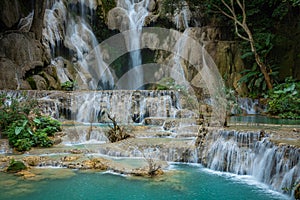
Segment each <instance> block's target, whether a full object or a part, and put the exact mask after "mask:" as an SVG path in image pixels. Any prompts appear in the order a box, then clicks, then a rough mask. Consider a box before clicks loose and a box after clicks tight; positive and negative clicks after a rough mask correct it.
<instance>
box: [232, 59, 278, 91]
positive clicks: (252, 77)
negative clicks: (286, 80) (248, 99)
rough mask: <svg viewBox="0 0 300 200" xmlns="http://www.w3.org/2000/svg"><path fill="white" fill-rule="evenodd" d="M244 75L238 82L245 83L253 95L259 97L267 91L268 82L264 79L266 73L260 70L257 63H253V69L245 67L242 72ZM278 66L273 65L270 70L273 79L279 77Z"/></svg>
mask: <svg viewBox="0 0 300 200" xmlns="http://www.w3.org/2000/svg"><path fill="white" fill-rule="evenodd" d="M240 73H241V74H242V75H243V76H242V77H241V78H240V79H239V81H238V84H240V85H241V84H243V83H245V84H246V86H247V87H248V89H249V91H250V93H251V95H252V96H253V97H257V96H258V95H259V94H262V93H266V92H267V84H266V82H265V81H264V75H263V73H262V72H261V71H260V70H259V68H258V66H257V64H256V63H254V64H253V67H252V69H245V70H243V71H241V72H240ZM278 74H279V72H278V67H275V66H274V67H272V68H271V70H270V71H269V76H270V77H271V78H272V80H277V79H278Z"/></svg>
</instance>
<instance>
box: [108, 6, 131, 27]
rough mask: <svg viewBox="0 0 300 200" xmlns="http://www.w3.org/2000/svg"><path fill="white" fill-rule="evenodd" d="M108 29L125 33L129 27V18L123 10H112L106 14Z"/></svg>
mask: <svg viewBox="0 0 300 200" xmlns="http://www.w3.org/2000/svg"><path fill="white" fill-rule="evenodd" d="M107 21H108V28H109V29H112V30H114V29H117V30H120V31H121V32H122V31H125V30H127V29H128V27H129V18H128V16H127V14H126V12H125V10H124V9H123V8H119V7H116V8H113V9H112V10H110V11H109V12H108V16H107Z"/></svg>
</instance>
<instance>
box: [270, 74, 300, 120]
mask: <svg viewBox="0 0 300 200" xmlns="http://www.w3.org/2000/svg"><path fill="white" fill-rule="evenodd" d="M299 91H300V82H295V81H294V80H293V79H292V78H290V77H289V78H286V80H285V82H284V83H281V84H278V85H276V86H275V87H274V89H273V90H271V91H270V92H269V94H268V95H267V96H266V97H268V98H269V101H268V113H270V114H272V115H278V116H279V117H281V118H291V119H300V110H299V108H300V93H299Z"/></svg>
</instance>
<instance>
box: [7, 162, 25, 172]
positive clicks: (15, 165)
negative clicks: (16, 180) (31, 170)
mask: <svg viewBox="0 0 300 200" xmlns="http://www.w3.org/2000/svg"><path fill="white" fill-rule="evenodd" d="M25 169H27V167H26V166H25V164H24V163H23V162H21V161H16V160H15V159H11V160H10V162H9V166H8V168H7V169H6V171H7V172H11V173H15V172H19V171H22V170H25Z"/></svg>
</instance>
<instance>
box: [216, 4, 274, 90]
mask: <svg viewBox="0 0 300 200" xmlns="http://www.w3.org/2000/svg"><path fill="white" fill-rule="evenodd" d="M221 2H222V3H223V5H224V6H225V7H226V8H227V9H228V11H229V13H227V12H226V11H224V10H222V9H221V8H220V7H218V6H216V7H217V8H218V9H219V11H221V13H222V14H223V15H225V16H226V17H228V18H230V19H232V20H233V21H234V26H235V32H236V34H237V35H238V37H240V38H242V39H243V40H246V41H248V42H250V46H251V51H252V53H254V56H255V61H256V63H257V65H258V66H259V69H260V71H261V73H262V74H263V75H264V79H265V82H266V85H267V87H268V89H269V90H271V89H273V85H272V80H271V77H270V76H269V74H268V71H267V66H266V65H265V63H263V62H262V61H261V58H260V56H259V54H258V53H257V51H256V48H255V42H254V39H253V35H252V32H251V31H250V29H249V27H248V25H247V15H246V8H245V0H243V1H242V2H241V1H240V0H235V1H234V0H231V1H230V4H227V3H226V2H225V1H224V0H221ZM234 2H236V3H237V5H238V7H239V8H240V9H241V12H242V18H239V17H238V15H237V14H236V6H235V5H234V4H235V3H234ZM238 27H241V28H242V29H243V30H244V31H245V32H246V34H247V36H244V35H242V34H240V33H239V29H238Z"/></svg>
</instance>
